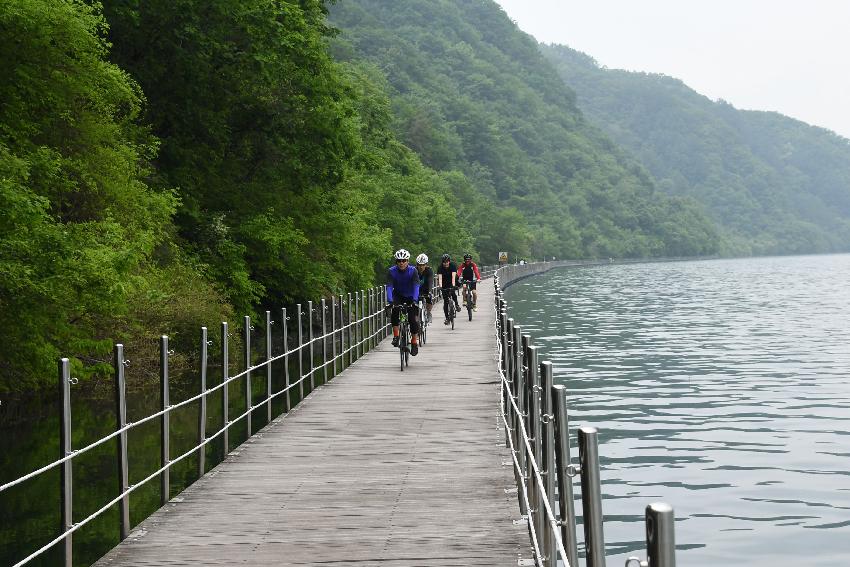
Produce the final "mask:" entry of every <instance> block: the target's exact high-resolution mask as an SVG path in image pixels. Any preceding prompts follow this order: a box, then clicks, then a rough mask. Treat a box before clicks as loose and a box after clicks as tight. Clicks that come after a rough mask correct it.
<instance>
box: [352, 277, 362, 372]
mask: <svg viewBox="0 0 850 567" xmlns="http://www.w3.org/2000/svg"><path fill="white" fill-rule="evenodd" d="M354 320H355V321H356V324H355V327H354V341H355V343H356V345H357V346H356V353H357V359H358V360H359V359H360V357H362V356H363V290H362V289H361V290H360V291H355V292H354Z"/></svg>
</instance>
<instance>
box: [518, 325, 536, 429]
mask: <svg viewBox="0 0 850 567" xmlns="http://www.w3.org/2000/svg"><path fill="white" fill-rule="evenodd" d="M521 340H522V343H521V344H522V346H521V348H522V359H523V366H522V373H523V374H524V375H525V388H524V389H523V390H521V391H520V392H518V394H519V395H521V396H522V397H524V398H525V407H526V413H525V430H526V431H527V432H528V435H529V436H530V437H533V436H534V425H533V423H532V420H533V418H532V414H531V412H530V411H528V410H529V409H531V388H532V386H533V384H532V382H531V368H532V367H531V366H530V365H529V363H528V359H529V356H530V353H529V351H528V347H530V346H531V344H532V342H531V335H522V339H521Z"/></svg>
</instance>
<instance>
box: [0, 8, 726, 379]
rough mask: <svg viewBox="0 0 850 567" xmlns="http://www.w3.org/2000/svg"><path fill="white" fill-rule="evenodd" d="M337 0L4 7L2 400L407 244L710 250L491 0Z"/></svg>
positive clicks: (692, 214) (369, 270) (625, 252)
mask: <svg viewBox="0 0 850 567" xmlns="http://www.w3.org/2000/svg"><path fill="white" fill-rule="evenodd" d="M326 4H327V3H326V2H325V1H324V0H299V1H294V0H292V1H280V2H271V3H270V2H265V1H263V0H244V1H240V2H232V1H230V0H146V1H145V2H137V1H136V0H106V1H105V2H103V3H102V4H101V3H90V2H86V1H84V0H6V1H5V2H4V3H3V6H2V9H0V71H2V76H3V77H4V81H3V82H2V83H0V102H2V104H0V195H2V202H0V392H6V391H16V392H26V391H31V390H34V389H37V388H39V387H45V386H48V385H51V384H54V383H55V379H56V377H55V367H56V360H57V358H58V357H59V356H60V355H63V356H69V357H71V358H72V364H73V373H74V376H76V377H80V378H87V377H91V376H97V375H103V374H104V373H107V372H109V368H110V365H109V363H110V359H111V348H112V345H113V342H114V341H121V342H124V343H125V344H126V345H128V348H129V349H131V350H133V351H134V352H136V353H137V354H138V353H139V351H140V350H143V351H144V349H147V351H146V352H147V354H148V355H153V347H152V346H151V345H153V344H155V338H156V337H157V336H158V335H159V334H161V333H167V334H169V335H170V336H171V338H172V344H173V345H174V346H175V348H176V349H177V351H178V357H177V358H176V359H175V365H176V364H177V363H178V362H179V353H191V350H192V349H193V348H196V345H195V342H196V341H195V339H196V335H197V329H198V327H199V326H200V325H208V326H211V327H213V328H215V326H216V325H217V324H218V322H219V321H221V320H225V319H228V318H232V317H233V316H234V315H235V314H242V313H247V314H251V313H256V312H257V311H258V310H261V309H264V308H276V307H279V306H281V305H286V304H289V303H291V302H294V301H301V300H305V299H309V298H313V299H315V298H318V297H319V296H321V295H322V294H327V293H329V292H332V291H343V290H347V289H353V288H362V287H364V286H367V285H370V284H372V283H374V281H375V277H376V273H377V271H379V270H380V269H381V268H382V267H385V266H386V264H387V263H388V260H389V257H390V254H391V251H392V250H393V249H394V248H397V247H399V246H405V247H408V248H410V249H411V250H412V251H413V252H414V253H418V252H420V251H425V252H427V253H429V254H431V255H432V256H435V255H438V254H440V253H442V252H443V251H446V250H448V251H451V252H453V253H460V252H463V251H467V250H468V251H471V252H472V253H473V254H476V256H477V257H478V258H479V259H481V261H482V262H483V263H487V262H491V261H494V260H495V254H496V252H497V251H499V250H507V251H509V252H510V253H512V254H515V255H522V256H537V257H539V256H542V255H554V256H558V257H567V256H572V257H582V256H618V257H619V256H651V255H682V254H687V255H691V254H704V253H713V252H715V251H716V250H717V246H718V239H717V235H716V232H715V230H714V228H713V225H712V224H711V223H710V221H709V220H708V219H707V217H705V216H703V215H702V214H701V213H700V212H699V211H698V209H697V207H696V206H695V204H694V203H693V202H691V201H689V200H688V199H683V198H669V197H666V196H664V195H662V194H660V193H657V192H656V191H655V188H654V186H653V183H652V181H651V180H650V178H649V176H648V175H647V173H646V172H645V171H644V170H643V169H642V168H641V167H640V166H639V165H637V163H636V162H634V161H632V160H631V159H630V158H628V157H626V156H625V155H624V154H622V153H621V152H620V151H619V150H618V149H617V148H616V147H615V146H614V145H613V144H612V143H611V142H610V141H608V139H607V138H606V137H605V136H604V135H603V134H601V133H600V132H599V131H597V130H596V129H594V128H593V127H590V126H589V125H588V124H587V123H586V122H585V120H584V118H583V117H582V115H581V113H580V112H579V111H578V110H577V109H576V107H575V100H574V97H573V95H572V94H571V93H570V92H569V91H568V90H566V89H564V88H563V86H562V84H561V81H560V78H559V77H558V76H557V74H556V73H555V72H554V70H553V69H552V68H551V66H550V65H549V64H548V63H546V61H545V60H544V59H543V57H542V56H541V55H540V53H539V51H538V49H537V46H536V44H535V43H534V42H533V41H532V40H531V39H530V38H529V37H528V36H526V35H525V34H522V33H521V32H519V30H518V29H517V28H516V26H515V25H513V24H512V23H511V22H510V21H509V20H508V19H507V17H506V16H505V14H504V13H503V12H502V11H501V10H500V9H499V8H498V6H496V5H495V4H494V3H492V2H490V1H486V2H485V1H480V2H467V1H460V0H455V1H449V0H418V1H412V0H409V1H398V2H393V3H392V9H391V10H388V9H386V7H387V3H386V2H377V1H373V2H369V1H362V2H361V1H345V2H340V3H339V4H338V5H336V6H335V8H334V19H333V22H332V23H329V21H328V19H327V16H328V13H327V5H326ZM332 25H335V26H339V27H340V30H339V31H337V30H335V29H334V28H333V27H331V26H332ZM332 42H333V49H332V48H331V43H332ZM144 354H145V353H144V352H143V353H142V354H140V355H139V356H143V355H144ZM151 358H153V356H151ZM136 360H139V357H138V356H137V357H136ZM141 366H142V365H138V366H136V367H135V369H136V370H135V371H136V372H137V373H140V372H141V371H140V370H139V368H140V367H141Z"/></svg>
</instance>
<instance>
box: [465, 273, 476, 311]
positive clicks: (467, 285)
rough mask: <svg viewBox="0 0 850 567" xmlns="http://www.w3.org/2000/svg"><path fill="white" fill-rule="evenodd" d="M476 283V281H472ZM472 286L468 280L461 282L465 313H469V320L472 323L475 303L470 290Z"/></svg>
mask: <svg viewBox="0 0 850 567" xmlns="http://www.w3.org/2000/svg"><path fill="white" fill-rule="evenodd" d="M474 281H477V280H474ZM471 284H472V282H471V281H469V280H464V281H463V299H464V301H466V311H467V313H469V320H470V321H472V310H473V309H475V303H474V301H475V300H474V299H473V295H472V289H471V288H470V285H471Z"/></svg>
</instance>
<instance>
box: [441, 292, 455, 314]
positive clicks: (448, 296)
mask: <svg viewBox="0 0 850 567" xmlns="http://www.w3.org/2000/svg"><path fill="white" fill-rule="evenodd" d="M449 301H454V304H455V305H457V289H455V288H453V287H450V288H445V287H444V288H443V313H445V314H446V319H448V318H449Z"/></svg>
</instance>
